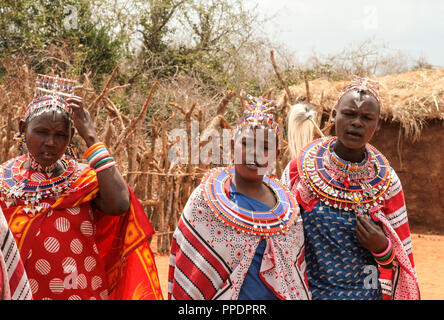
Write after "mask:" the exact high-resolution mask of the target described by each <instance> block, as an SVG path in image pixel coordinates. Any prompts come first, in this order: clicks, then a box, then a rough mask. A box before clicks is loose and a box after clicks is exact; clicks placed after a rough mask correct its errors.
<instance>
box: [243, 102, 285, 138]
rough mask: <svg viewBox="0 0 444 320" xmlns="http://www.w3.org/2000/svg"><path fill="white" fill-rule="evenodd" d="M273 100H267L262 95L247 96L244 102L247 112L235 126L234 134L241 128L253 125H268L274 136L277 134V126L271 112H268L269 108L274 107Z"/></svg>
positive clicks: (253, 126)
mask: <svg viewBox="0 0 444 320" xmlns="http://www.w3.org/2000/svg"><path fill="white" fill-rule="evenodd" d="M274 104H275V101H274V100H267V99H264V98H262V97H252V96H250V95H249V96H248V100H247V103H246V104H245V107H246V110H245V111H244V113H245V114H247V115H246V116H245V117H244V118H243V119H242V121H241V122H240V123H239V124H238V125H237V126H236V129H235V134H237V133H238V132H240V131H241V130H242V128H244V127H246V126H249V127H252V128H255V127H261V126H262V127H264V128H265V127H268V128H270V129H272V130H273V131H274V132H275V133H276V136H278V134H279V126H278V124H277V123H276V122H275V121H274V120H273V114H271V113H269V111H270V110H273V109H274Z"/></svg>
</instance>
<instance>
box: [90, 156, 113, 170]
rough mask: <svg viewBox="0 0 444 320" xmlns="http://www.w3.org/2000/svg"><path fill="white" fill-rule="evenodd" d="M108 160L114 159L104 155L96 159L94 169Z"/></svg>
mask: <svg viewBox="0 0 444 320" xmlns="http://www.w3.org/2000/svg"><path fill="white" fill-rule="evenodd" d="M110 161H114V158H113V157H106V158H104V159H102V160H100V161H97V162H96V163H95V164H94V165H92V166H93V168H94V169H97V168H98V167H99V166H100V165H101V164H103V163H106V162H110Z"/></svg>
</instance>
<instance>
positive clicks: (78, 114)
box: [66, 97, 130, 216]
mask: <svg viewBox="0 0 444 320" xmlns="http://www.w3.org/2000/svg"><path fill="white" fill-rule="evenodd" d="M66 102H67V103H68V104H69V106H70V107H71V108H72V120H73V122H74V126H75V128H76V129H77V132H78V133H79V135H80V136H81V137H82V138H83V140H85V142H86V145H87V146H88V147H90V146H92V145H93V144H95V143H96V142H99V138H98V136H97V132H96V129H95V125H94V122H93V120H92V118H91V116H90V114H89V112H88V110H86V106H85V103H84V101H83V99H82V98H80V97H71V98H68V99H66ZM97 180H98V181H99V192H98V194H97V197H96V198H94V200H92V203H93V205H94V206H95V207H96V208H97V209H99V210H100V211H102V212H104V213H106V214H109V215H113V216H118V215H121V214H123V213H125V212H126V211H128V208H129V206H130V194H129V190H128V186H127V185H126V182H125V180H124V179H123V177H122V175H121V174H120V172H119V170H118V169H117V167H115V166H113V167H111V168H108V169H106V170H103V171H100V172H98V173H97Z"/></svg>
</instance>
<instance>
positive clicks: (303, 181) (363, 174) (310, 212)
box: [282, 78, 420, 300]
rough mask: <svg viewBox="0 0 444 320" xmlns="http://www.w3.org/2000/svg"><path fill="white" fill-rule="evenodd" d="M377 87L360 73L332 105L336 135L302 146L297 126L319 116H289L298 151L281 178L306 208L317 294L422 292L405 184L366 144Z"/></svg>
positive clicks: (377, 106) (296, 109)
mask: <svg viewBox="0 0 444 320" xmlns="http://www.w3.org/2000/svg"><path fill="white" fill-rule="evenodd" d="M376 87H377V83H376V82H373V81H371V80H369V79H364V78H357V80H356V81H354V82H353V83H352V84H351V85H350V86H348V87H347V88H345V89H344V90H343V92H342V93H341V95H340V96H339V99H338V102H337V104H336V106H335V108H334V110H333V113H332V118H333V121H334V124H335V133H336V136H334V137H323V138H320V139H317V140H314V141H311V142H310V143H308V141H307V143H308V144H307V145H305V146H303V148H299V150H298V147H297V146H296V143H295V142H296V141H297V137H298V135H299V138H300V136H301V135H302V136H303V135H304V132H298V130H299V129H300V128H301V127H302V126H301V124H302V123H304V121H305V120H307V119H310V120H312V119H314V117H313V114H310V112H312V111H310V110H309V108H308V109H307V106H306V105H302V106H301V105H296V106H293V107H292V109H291V111H290V114H289V123H288V125H289V145H290V146H292V148H293V150H297V151H298V154H294V155H292V156H293V157H294V158H295V159H294V160H292V161H291V162H290V163H289V164H288V166H287V167H286V169H285V171H284V173H283V175H282V182H283V183H284V184H285V185H287V186H288V187H289V188H290V189H291V190H292V192H293V193H294V194H295V195H296V198H297V200H298V203H299V205H300V206H301V211H302V218H303V224H304V233H305V245H306V255H305V259H306V263H307V274H308V281H309V288H310V291H311V293H312V297H313V299H365V300H378V299H387V300H389V299H419V297H420V295H419V287H418V282H417V277H416V272H415V269H414V262H413V254H412V244H411V238H410V230H409V224H408V219H407V212H406V207H405V201H404V195H403V191H402V186H401V182H400V180H399V178H398V176H397V175H396V173H395V171H394V170H393V168H392V167H391V166H390V164H389V162H388V161H387V159H386V158H385V157H384V156H383V155H382V154H381V153H380V152H379V151H378V150H376V149H375V148H374V147H373V146H371V145H370V144H369V143H368V142H369V141H370V139H371V138H372V136H373V134H374V133H375V131H376V130H377V129H378V127H379V125H380V111H381V107H382V103H381V99H380V97H379V95H378V93H377V88H376ZM301 107H302V109H303V110H302V111H301ZM304 108H305V109H304ZM297 115H299V116H297ZM312 121H313V120H312ZM291 126H293V127H292V128H290V127H291ZM290 129H291V130H290ZM292 132H293V133H292ZM305 136H307V135H306V134H305ZM308 136H309V135H308ZM300 144H301V142H300V141H299V145H300ZM290 149H291V148H290Z"/></svg>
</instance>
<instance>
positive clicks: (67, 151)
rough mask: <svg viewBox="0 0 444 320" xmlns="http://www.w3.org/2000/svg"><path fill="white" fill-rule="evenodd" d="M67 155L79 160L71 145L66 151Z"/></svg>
mask: <svg viewBox="0 0 444 320" xmlns="http://www.w3.org/2000/svg"><path fill="white" fill-rule="evenodd" d="M66 154H67V155H68V156H70V157H71V158H72V159H74V160H77V157H76V154H75V153H74V150H73V148H72V147H71V145H69V146H68V148H67V149H66Z"/></svg>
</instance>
